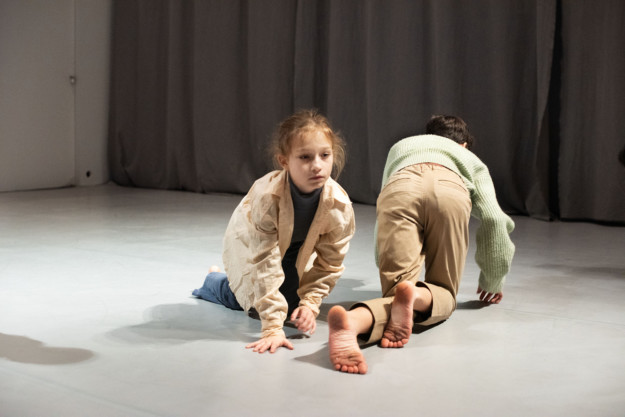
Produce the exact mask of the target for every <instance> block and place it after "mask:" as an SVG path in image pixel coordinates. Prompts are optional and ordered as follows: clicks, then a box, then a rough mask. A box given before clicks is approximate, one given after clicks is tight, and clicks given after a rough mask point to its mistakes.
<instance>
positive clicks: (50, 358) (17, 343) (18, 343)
mask: <svg viewBox="0 0 625 417" xmlns="http://www.w3.org/2000/svg"><path fill="white" fill-rule="evenodd" d="M94 356H95V355H94V353H93V352H92V351H90V350H87V349H78V348H69V347H52V346H46V345H44V344H43V342H40V341H38V340H34V339H31V338H29V337H26V336H17V335H11V334H5V333H0V358H5V359H8V360H10V361H13V362H19V363H31V364H35V365H68V364H72V363H78V362H84V361H87V360H89V359H91V358H93V357H94Z"/></svg>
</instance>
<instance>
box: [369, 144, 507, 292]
mask: <svg viewBox="0 0 625 417" xmlns="http://www.w3.org/2000/svg"><path fill="white" fill-rule="evenodd" d="M423 162H433V163H436V164H440V165H443V166H444V167H446V168H449V169H451V170H452V171H454V172H455V173H457V174H458V175H460V176H461V177H462V179H463V180H464V183H465V185H466V186H467V188H468V190H469V193H470V195H471V203H472V205H473V206H472V209H471V215H472V216H473V217H475V218H477V219H479V220H480V225H479V227H478V229H477V231H476V243H477V249H476V253H475V261H476V262H477V264H478V266H479V267H480V270H481V272H480V278H479V285H480V287H481V288H482V289H483V290H485V291H488V292H491V293H497V292H500V291H501V290H502V288H503V284H504V280H505V276H506V274H507V273H508V271H509V269H510V263H511V262H512V257H513V256H514V244H513V243H512V241H511V240H510V235H509V234H510V233H511V232H512V230H513V229H514V222H513V221H512V219H511V218H510V217H509V216H508V215H506V214H505V213H504V212H503V211H502V210H501V208H500V207H499V204H498V203H497V197H496V195H495V187H494V185H493V181H492V179H491V177H490V174H489V172H488V168H487V167H486V165H485V164H484V163H483V162H482V161H481V160H480V159H479V158H478V157H477V156H476V155H475V154H474V153H473V152H471V151H469V150H467V149H465V148H464V147H462V146H460V145H459V144H458V143H456V142H454V141H453V140H451V139H447V138H444V137H441V136H436V135H419V136H412V137H409V138H406V139H402V140H400V141H399V142H397V143H396V144H395V145H393V147H392V148H391V150H390V151H389V153H388V157H387V159H386V166H385V167H384V174H383V177H382V188H384V186H385V185H386V183H387V182H388V180H389V178H390V177H391V175H393V174H394V173H395V172H397V171H399V170H400V169H402V168H405V167H407V166H409V165H414V164H419V163H423ZM375 232H376V233H375V234H376V250H375V259H376V263H378V250H377V224H376V229H375ZM378 265H379V264H378Z"/></svg>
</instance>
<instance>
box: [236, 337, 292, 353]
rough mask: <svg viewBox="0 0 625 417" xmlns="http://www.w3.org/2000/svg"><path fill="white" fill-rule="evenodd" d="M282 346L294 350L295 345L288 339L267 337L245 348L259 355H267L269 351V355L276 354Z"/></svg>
mask: <svg viewBox="0 0 625 417" xmlns="http://www.w3.org/2000/svg"><path fill="white" fill-rule="evenodd" d="M281 346H284V347H285V348H287V349H290V350H293V344H292V343H291V342H290V341H289V340H288V339H286V338H284V337H281V336H270V337H265V338H262V339H260V340H257V341H256V342H254V343H250V344H249V345H247V346H245V348H246V349H252V350H253V351H254V352H258V353H265V352H266V351H269V353H275V352H276V350H277V349H278V348H279V347H281Z"/></svg>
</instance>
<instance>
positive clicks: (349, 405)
mask: <svg viewBox="0 0 625 417" xmlns="http://www.w3.org/2000/svg"><path fill="white" fill-rule="evenodd" d="M239 199H240V196H231V195H215V194H212V195H202V194H193V193H185V192H174V191H157V190H142V189H130V188H121V187H117V186H114V185H105V186H98V187H92V188H69V189H61V190H46V191H30V192H15V193H0V416H2V417H26V416H37V417H41V416H64V417H67V416H89V417H92V416H106V417H115V416H176V417H177V416H204V415H206V416H221V415H224V416H230V415H233V416H294V415H300V416H345V415H347V416H351V415H357V416H389V415H399V416H408V415H411V416H414V415H425V416H495V415H497V416H500V415H501V416H565V415H566V416H623V415H625V302H624V299H625V297H624V296H625V256H624V255H625V228H623V227H607V226H601V225H596V224H589V223H563V222H553V223H548V222H542V221H538V220H532V219H528V218H525V217H514V220H515V222H516V225H517V226H516V230H515V232H514V233H513V240H514V241H515V243H516V245H517V253H516V258H515V261H514V263H513V269H512V271H511V273H510V275H509V277H508V282H507V285H506V287H505V291H504V294H505V296H504V300H503V302H502V303H501V304H500V305H496V306H488V307H486V306H484V305H482V304H481V303H479V302H477V301H476V298H475V294H474V292H475V290H476V287H477V276H478V269H477V266H476V264H475V261H474V260H473V258H472V254H471V257H470V259H469V261H468V264H467V268H466V272H465V278H464V281H463V283H462V285H461V289H460V294H459V306H458V310H457V311H456V312H455V313H454V315H453V316H452V318H451V319H450V320H448V321H447V322H445V323H443V324H441V325H439V326H436V327H433V328H431V329H428V330H427V331H424V332H421V333H419V334H414V335H413V336H412V338H411V340H410V343H409V344H408V345H407V346H406V347H405V348H403V349H396V350H387V349H381V348H379V347H377V346H370V347H366V348H365V349H364V353H365V356H366V358H367V361H368V364H369V373H368V374H367V375H364V376H361V375H349V374H342V373H339V372H336V371H334V370H333V369H332V368H331V366H330V362H329V360H328V348H327V336H328V327H327V324H326V322H325V317H326V314H327V311H328V309H329V308H330V306H331V305H333V304H337V303H340V304H345V305H347V304H350V303H351V302H353V301H357V300H362V299H367V298H372V297H375V296H377V295H378V291H379V290H378V282H377V276H376V268H375V265H374V262H373V257H372V233H373V222H374V215H375V211H374V207H372V206H366V205H355V210H356V216H357V233H356V235H355V237H354V239H353V241H352V242H353V243H352V246H351V250H350V252H349V254H348V256H347V258H346V266H347V270H346V273H345V274H344V276H343V277H342V278H341V279H340V280H339V283H338V284H337V287H336V288H335V290H334V292H333V293H332V294H331V295H330V297H329V298H328V299H327V300H326V301H325V303H324V306H323V309H322V314H321V316H320V320H319V321H318V330H317V332H316V333H315V334H314V335H313V336H312V337H302V335H299V334H298V333H297V332H296V331H295V330H294V329H292V328H288V329H287V333H288V334H289V336H290V337H292V339H293V343H294V345H295V350H293V351H288V350H285V349H282V350H280V351H279V352H277V353H276V354H274V355H269V354H264V355H259V354H255V353H252V352H251V351H248V350H246V349H244V345H245V344H246V343H248V342H250V341H253V340H255V339H256V338H257V336H258V334H259V330H260V323H259V322H258V321H257V320H255V319H252V318H249V317H247V316H246V315H245V314H244V313H241V312H234V311H230V310H227V309H225V308H223V307H220V306H217V305H213V304H210V303H208V302H205V301H201V300H197V299H195V298H193V297H192V296H191V295H190V292H191V290H192V289H193V288H196V287H198V286H200V285H201V283H202V281H203V279H204V274H205V272H206V270H207V268H208V266H209V265H210V264H212V263H220V252H221V238H222V234H223V232H224V230H225V227H226V224H227V221H228V218H229V215H230V213H231V211H232V209H233V208H234V207H235V205H236V204H237V203H238V200H239ZM473 226H475V225H473ZM472 231H473V232H474V231H475V228H472Z"/></svg>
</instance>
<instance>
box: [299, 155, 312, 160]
mask: <svg viewBox="0 0 625 417" xmlns="http://www.w3.org/2000/svg"><path fill="white" fill-rule="evenodd" d="M308 158H310V156H309V155H300V157H299V159H308Z"/></svg>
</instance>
